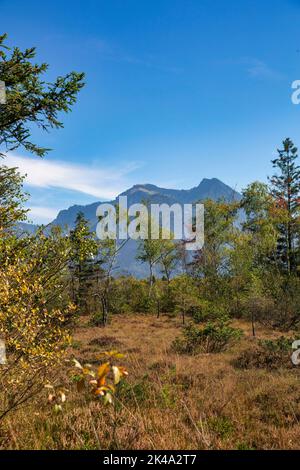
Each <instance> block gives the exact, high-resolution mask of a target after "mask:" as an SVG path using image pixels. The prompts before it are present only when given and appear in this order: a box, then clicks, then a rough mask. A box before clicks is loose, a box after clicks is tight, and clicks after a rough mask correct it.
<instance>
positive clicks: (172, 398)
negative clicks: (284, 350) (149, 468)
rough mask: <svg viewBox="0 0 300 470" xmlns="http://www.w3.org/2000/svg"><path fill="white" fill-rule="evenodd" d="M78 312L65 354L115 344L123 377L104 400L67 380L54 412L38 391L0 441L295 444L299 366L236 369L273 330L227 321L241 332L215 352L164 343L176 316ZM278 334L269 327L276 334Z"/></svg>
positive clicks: (174, 330)
mask: <svg viewBox="0 0 300 470" xmlns="http://www.w3.org/2000/svg"><path fill="white" fill-rule="evenodd" d="M88 322H89V319H88V317H82V318H81V319H80V322H79V325H78V327H77V330H76V333H75V337H74V344H73V349H72V351H71V354H72V355H73V356H74V357H76V358H77V359H79V360H80V361H81V362H89V363H94V364H95V363H98V362H99V359H98V355H99V352H101V351H103V350H111V349H117V350H118V351H120V352H123V353H125V354H126V358H125V359H124V360H122V364H124V365H125V366H126V368H127V369H128V371H129V376H128V378H127V379H126V381H125V382H123V383H122V384H121V386H120V389H119V391H118V395H117V399H116V402H115V405H112V406H104V405H103V403H102V402H101V401H97V400H95V399H94V398H93V397H91V396H90V395H88V394H87V395H84V394H79V393H78V392H77V391H76V389H75V387H74V386H71V387H70V392H69V394H68V399H67V402H66V404H65V407H64V410H63V412H62V413H59V414H55V413H54V412H53V408H52V407H51V406H50V405H48V404H47V400H46V395H45V400H43V399H41V398H39V401H38V402H35V403H31V404H30V405H28V407H27V408H25V409H22V410H20V411H17V412H16V413H14V414H11V415H9V416H8V417H7V419H6V420H5V422H4V427H3V428H2V429H1V435H0V443H1V447H2V448H6V449H297V448H299V442H300V424H299V420H300V387H299V379H300V368H299V367H298V368H297V367H292V366H291V365H289V363H288V361H287V363H286V365H285V364H283V366H282V367H279V368H276V369H274V370H268V369H266V368H248V369H240V368H236V367H235V365H234V360H236V359H237V358H238V357H239V355H240V354H241V353H242V352H243V351H245V350H247V349H251V348H253V347H255V343H257V341H258V339H262V338H272V337H274V333H273V332H272V333H271V332H269V331H268V330H266V329H264V328H261V327H258V329H257V338H254V339H253V338H252V337H251V326H250V324H248V323H244V322H235V324H234V326H238V327H239V328H241V329H242V330H243V332H244V336H243V337H242V339H241V340H240V341H239V342H238V343H236V344H234V345H233V346H232V347H231V348H229V349H228V350H227V351H225V352H222V353H218V354H198V355H195V356H188V355H179V354H177V353H175V352H173V351H172V350H171V349H170V345H171V343H172V341H173V340H174V338H175V337H176V336H178V335H179V334H180V332H181V330H182V325H181V323H180V319H179V318H169V317H167V316H163V317H161V318H159V319H156V318H155V317H153V316H151V315H143V314H137V315H127V316H126V315H115V316H114V317H113V318H112V321H111V323H110V324H109V325H108V326H107V327H106V328H99V327H92V326H90V325H89V323H88ZM275 335H276V334H275Z"/></svg>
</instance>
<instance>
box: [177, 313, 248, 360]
mask: <svg viewBox="0 0 300 470" xmlns="http://www.w3.org/2000/svg"><path fill="white" fill-rule="evenodd" d="M241 335H242V332H241V330H239V329H236V328H232V327H231V326H230V325H229V322H228V320H219V321H216V322H209V323H207V324H206V325H205V326H204V327H203V328H198V327H196V326H195V325H194V324H192V323H190V324H189V325H188V326H186V327H185V328H184V330H183V337H181V338H176V339H175V341H174V342H173V344H172V348H173V349H174V350H175V351H176V352H179V353H182V354H197V353H200V352H204V353H218V352H221V351H224V350H225V349H226V348H227V347H228V346H229V344H232V343H234V342H235V341H237V340H238V339H239V338H240V337H241Z"/></svg>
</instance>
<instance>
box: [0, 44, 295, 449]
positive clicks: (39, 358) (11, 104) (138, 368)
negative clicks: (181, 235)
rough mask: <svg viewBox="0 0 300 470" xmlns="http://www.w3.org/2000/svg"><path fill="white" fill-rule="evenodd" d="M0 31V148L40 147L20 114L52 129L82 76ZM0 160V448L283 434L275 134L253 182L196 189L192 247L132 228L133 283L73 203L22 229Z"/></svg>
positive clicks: (285, 340)
mask: <svg viewBox="0 0 300 470" xmlns="http://www.w3.org/2000/svg"><path fill="white" fill-rule="evenodd" d="M5 40H6V36H5V35H4V36H1V37H0V78H1V80H3V81H5V84H6V89H7V103H6V104H5V105H0V145H1V149H2V153H4V152H5V153H7V152H8V158H9V151H12V150H15V149H17V148H18V147H24V148H25V149H26V150H27V151H29V152H32V153H34V154H36V155H37V157H36V158H40V157H42V156H45V155H46V153H47V151H48V149H45V148H43V147H40V146H39V145H37V144H35V143H34V142H32V141H31V129H32V125H33V124H36V125H37V126H38V127H40V128H41V129H42V130H45V129H49V128H51V127H56V128H60V127H62V122H60V120H59V117H58V116H61V114H62V112H68V111H70V110H71V107H72V106H73V105H74V104H75V102H76V99H77V94H78V92H79V91H80V89H81V88H82V87H83V86H84V75H83V74H81V73H75V72H72V73H69V74H67V75H66V76H65V77H59V78H57V80H56V81H55V82H54V83H48V84H47V83H45V81H44V80H43V74H44V73H45V72H46V70H47V67H48V66H47V65H46V64H41V65H39V64H36V63H35V62H34V57H35V50H34V49H28V50H26V51H24V52H22V51H21V50H19V49H18V48H14V49H13V50H9V49H7V47H6V44H5ZM274 145H276V142H274ZM45 158H47V157H46V156H45ZM0 163H1V165H0V339H1V340H2V341H4V343H5V345H6V356H7V361H6V362H5V363H4V364H1V365H0V448H18V449H19V448H35V449H37V448H65V449H67V448H110V449H114V448H196V447H197V448H205V449H210V448H239V449H252V448H274V447H275V448H280V447H285V448H296V447H297V445H298V442H299V437H300V428H299V419H300V407H299V403H300V390H299V382H298V381H299V369H298V368H297V367H295V366H293V364H292V363H291V361H290V356H291V354H292V343H293V341H294V340H295V339H297V338H298V337H299V334H300V332H299V327H300V243H299V241H300V212H299V211H300V168H299V165H298V163H299V159H298V154H297V148H296V147H295V145H294V143H293V142H292V141H291V140H290V139H288V138H287V139H285V140H284V141H283V143H282V145H281V147H280V148H279V150H278V154H277V156H276V157H275V158H274V159H273V160H272V162H271V165H270V174H271V175H273V176H271V177H270V179H269V183H268V184H264V183H261V182H258V181H255V182H253V183H251V184H249V186H248V187H246V188H245V189H244V190H243V192H242V197H241V199H240V200H238V201H237V200H233V201H225V200H218V201H214V200H206V201H202V202H204V205H205V245H204V247H203V248H202V249H201V250H200V251H198V252H194V253H193V256H192V257H189V258H187V256H186V250H185V246H184V244H185V242H184V241H174V240H153V241H152V240H145V241H140V245H139V250H138V254H137V262H143V263H147V265H148V268H149V276H148V279H143V280H140V279H135V278H133V277H130V276H118V277H117V276H114V266H115V262H116V258H117V255H118V252H119V251H120V250H122V248H123V245H124V243H126V241H124V242H122V243H121V244H119V243H117V242H115V241H113V240H105V241H101V240H98V239H97V238H96V236H95V233H93V232H92V231H91V229H90V227H89V223H88V221H87V220H85V218H84V216H83V214H80V213H79V214H78V216H77V219H76V223H75V227H74V228H73V229H72V230H71V231H68V230H65V229H62V228H59V227H53V226H47V227H40V228H39V229H38V230H37V231H36V232H35V233H34V234H28V233H26V231H23V230H22V225H20V222H24V221H26V220H27V212H26V210H25V209H24V203H25V202H26V199H27V197H28V196H27V195H26V194H25V193H24V191H23V177H22V176H21V175H20V174H19V172H18V169H17V168H8V167H7V166H5V165H4V164H3V162H1V161H0ZM154 273H156V274H154ZM157 273H159V275H157ZM20 422H22V426H20V425H18V426H17V423H20ZM258 423H259V424H258Z"/></svg>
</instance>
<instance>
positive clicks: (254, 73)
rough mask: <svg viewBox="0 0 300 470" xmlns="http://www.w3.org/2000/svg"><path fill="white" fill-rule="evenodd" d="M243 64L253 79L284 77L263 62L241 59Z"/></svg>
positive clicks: (253, 59)
mask: <svg viewBox="0 0 300 470" xmlns="http://www.w3.org/2000/svg"><path fill="white" fill-rule="evenodd" d="M241 63H242V64H244V65H245V69H246V71H247V72H248V74H249V75H250V76H251V77H258V78H273V79H281V78H283V75H282V74H281V73H280V72H278V71H277V70H275V69H273V68H272V67H270V66H269V65H268V64H266V63H265V62H263V61H262V60H259V59H255V58H251V57H244V58H242V59H241Z"/></svg>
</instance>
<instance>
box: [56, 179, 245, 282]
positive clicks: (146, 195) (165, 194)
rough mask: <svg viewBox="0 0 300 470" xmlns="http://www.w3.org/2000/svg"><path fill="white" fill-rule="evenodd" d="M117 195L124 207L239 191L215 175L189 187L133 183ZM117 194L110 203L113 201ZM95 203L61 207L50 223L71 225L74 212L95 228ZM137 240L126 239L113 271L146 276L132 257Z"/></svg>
mask: <svg viewBox="0 0 300 470" xmlns="http://www.w3.org/2000/svg"><path fill="white" fill-rule="evenodd" d="M120 196H127V202H128V206H129V205H131V204H135V203H141V202H147V203H150V204H151V203H152V204H155V203H156V204H162V203H166V204H170V205H171V204H174V203H179V204H185V203H195V202H198V201H204V200H205V199H209V198H210V199H213V200H218V199H225V200H226V201H230V200H239V199H240V198H241V196H240V194H239V193H238V192H236V191H235V190H233V189H232V188H230V187H229V186H227V185H226V184H224V183H223V182H222V181H220V180H218V179H217V178H212V179H206V178H205V179H203V180H202V181H201V183H200V184H199V185H198V186H196V187H194V188H191V189H167V188H160V187H158V186H155V185H153V184H136V185H134V186H133V187H132V188H130V189H128V190H127V191H124V192H123V193H122V194H120ZM118 197H119V196H118ZM118 197H117V198H116V199H115V200H114V201H110V202H111V203H113V204H114V203H117V202H118ZM99 204H100V201H99V202H94V203H93V204H89V205H86V206H80V205H74V206H71V207H69V208H68V209H65V210H61V211H60V212H59V214H58V216H57V218H56V219H55V220H54V221H53V222H52V225H59V226H61V227H63V228H66V229H71V228H73V227H74V222H75V219H76V216H77V214H78V212H82V213H83V214H84V216H85V218H86V219H87V220H89V222H90V226H91V229H92V230H95V229H96V225H97V217H96V210H97V207H98V205H99ZM136 250H137V242H135V241H133V240H129V241H128V242H127V243H126V244H125V246H124V248H123V249H122V251H121V252H120V254H119V257H118V262H117V265H118V268H117V271H118V272H120V273H127V274H128V273H130V274H133V275H135V276H137V277H143V276H146V275H147V267H146V266H145V265H143V264H140V263H138V262H137V261H136V260H135V256H136Z"/></svg>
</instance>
